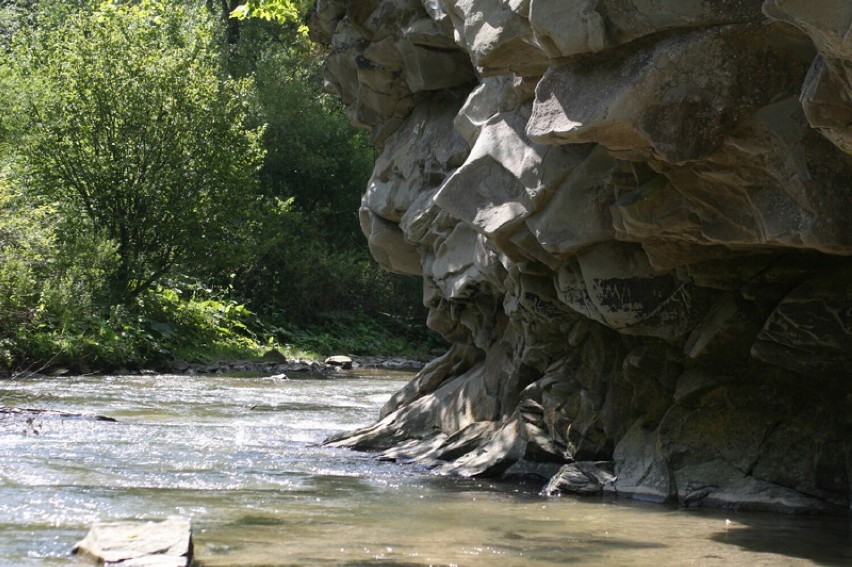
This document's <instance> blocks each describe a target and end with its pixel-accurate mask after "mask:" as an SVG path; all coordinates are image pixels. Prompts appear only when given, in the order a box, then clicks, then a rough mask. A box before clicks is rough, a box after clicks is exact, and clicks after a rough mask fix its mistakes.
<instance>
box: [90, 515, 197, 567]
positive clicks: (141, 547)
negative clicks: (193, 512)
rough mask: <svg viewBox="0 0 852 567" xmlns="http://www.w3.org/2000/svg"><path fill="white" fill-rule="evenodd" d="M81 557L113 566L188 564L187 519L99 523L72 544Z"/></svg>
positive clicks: (190, 549)
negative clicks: (81, 538) (80, 539)
mask: <svg viewBox="0 0 852 567" xmlns="http://www.w3.org/2000/svg"><path fill="white" fill-rule="evenodd" d="M73 552H74V553H75V554H76V555H77V556H78V557H80V558H82V559H85V560H88V561H91V562H93V563H95V564H98V565H106V566H113V567H189V565H191V564H192V555H193V546H192V529H191V527H190V522H189V520H182V519H172V520H165V521H163V522H98V523H96V524H94V525H93V526H92V528H91V529H90V530H89V533H88V534H86V537H85V538H84V539H83V540H82V541H80V542H79V543H77V545H75V546H74V549H73Z"/></svg>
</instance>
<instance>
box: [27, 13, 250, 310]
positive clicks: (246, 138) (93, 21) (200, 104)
mask: <svg viewBox="0 0 852 567" xmlns="http://www.w3.org/2000/svg"><path fill="white" fill-rule="evenodd" d="M51 17H55V14H52V13H50V14H46V15H45V17H44V18H43V20H42V22H41V24H42V25H40V26H36V27H35V28H34V29H32V30H30V32H29V33H26V34H22V35H21V36H20V40H19V41H18V42H16V44H15V45H14V46H13V51H12V55H13V57H12V61H13V62H14V63H13V64H12V71H13V72H14V73H15V74H16V76H15V79H16V81H17V83H18V84H19V85H22V86H23V90H24V97H23V99H22V101H21V104H20V107H19V110H20V111H21V113H22V114H23V115H24V116H26V117H27V118H28V122H27V124H26V126H25V129H24V130H23V131H24V132H26V133H27V134H26V135H25V136H23V137H22V142H23V143H22V144H21V146H20V149H21V153H20V156H21V160H20V163H21V165H22V167H23V168H24V171H25V172H26V174H27V175H28V179H27V184H28V188H29V190H30V191H31V192H32V193H33V194H34V195H37V196H38V197H40V198H42V199H45V200H49V201H52V202H55V203H57V206H58V207H59V208H61V209H62V216H63V219H64V220H65V226H63V230H62V234H63V238H64V239H66V240H67V241H68V242H69V243H70V244H71V245H72V246H73V245H74V242H75V241H76V240H93V239H94V240H101V241H108V242H111V243H114V245H115V248H116V264H115V266H114V267H113V271H112V273H111V274H109V278H110V280H111V283H112V295H113V298H114V301H118V302H121V301H127V300H128V299H129V298H131V297H133V296H135V295H138V294H139V293H140V292H142V291H144V290H145V289H147V288H148V287H150V286H152V285H153V284H154V283H155V282H157V281H158V280H159V279H160V278H161V277H163V276H164V275H165V274H168V273H169V272H171V271H172V270H173V269H174V268H175V267H176V266H178V265H181V266H183V267H184V268H188V269H191V268H192V267H193V266H197V265H201V264H203V265H205V266H210V265H211V264H214V265H215V264H217V263H219V262H221V261H222V260H223V259H225V258H230V257H233V256H234V255H235V253H236V252H235V249H239V246H240V245H242V244H243V243H244V242H245V240H246V239H245V238H244V236H245V235H247V234H251V230H250V227H247V226H246V224H247V223H250V222H251V221H250V218H251V217H250V215H246V214H245V213H246V212H247V211H250V210H251V208H250V207H245V206H239V205H241V204H243V202H247V203H249V204H250V203H251V202H252V201H253V198H252V194H253V187H254V183H255V181H254V172H255V171H256V168H257V166H258V165H259V163H260V159H261V151H260V144H259V135H260V132H259V131H257V130H248V129H246V128H245V127H244V123H245V119H246V116H247V112H248V110H249V108H250V106H251V104H252V93H253V90H252V84H251V81H250V80H248V79H244V80H241V81H235V80H231V79H229V78H227V77H225V76H223V74H222V72H221V69H220V57H219V55H218V52H217V50H216V49H215V48H214V44H213V38H214V29H213V24H212V22H211V21H210V18H209V17H207V16H206V12H205V11H203V10H191V9H189V8H185V7H182V6H180V5H174V4H166V3H163V2H155V1H152V0H143V1H141V2H138V3H134V4H123V3H113V2H102V3H100V4H98V5H97V7H96V8H95V9H93V10H79V11H76V12H73V13H71V14H68V15H66V16H65V17H64V19H63V22H62V24H61V25H52V23H53V21H54V20H52V19H51ZM211 141H215V143H211Z"/></svg>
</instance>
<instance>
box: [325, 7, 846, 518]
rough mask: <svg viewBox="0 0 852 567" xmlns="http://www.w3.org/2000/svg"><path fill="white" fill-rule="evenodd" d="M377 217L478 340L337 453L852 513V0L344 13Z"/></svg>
mask: <svg viewBox="0 0 852 567" xmlns="http://www.w3.org/2000/svg"><path fill="white" fill-rule="evenodd" d="M311 25H312V29H313V33H314V37H315V38H316V39H318V40H320V41H322V42H324V43H326V44H327V45H329V48H330V51H329V57H328V62H327V80H328V87H329V89H330V90H332V91H333V92H335V93H337V94H338V95H339V96H340V97H341V98H342V99H343V101H344V102H345V103H346V104H347V105H348V108H349V112H350V115H351V117H352V119H353V121H354V122H355V123H356V124H358V125H360V126H363V127H366V128H369V129H370V130H371V132H372V135H373V140H374V142H375V143H376V144H377V145H378V146H379V147H381V148H382V149H383V151H382V154H381V156H380V157H379V158H378V160H377V163H376V168H375V171H374V175H373V178H372V180H371V181H370V184H369V187H368V188H367V190H366V193H365V195H364V199H363V202H362V209H361V219H362V226H363V228H364V232H365V234H366V236H367V238H368V240H369V245H370V248H371V250H372V251H373V253H374V256H375V257H376V259H377V260H378V261H379V262H380V263H382V264H383V265H384V266H386V267H387V268H388V269H390V270H393V271H397V272H401V273H406V274H417V275H420V276H422V277H423V282H424V285H423V290H424V293H423V300H424V302H425V304H426V305H427V306H428V307H429V309H430V314H429V319H428V324H429V326H430V327H431V328H433V329H435V330H436V331H438V332H439V333H441V334H442V335H443V336H444V337H445V338H446V339H447V341H448V342H449V343H450V344H451V347H450V348H449V350H448V352H447V354H446V355H444V356H443V357H441V358H439V359H437V360H435V361H434V362H432V363H431V364H429V365H428V366H427V367H426V368H425V369H424V370H423V371H422V372H420V374H419V375H418V376H417V377H416V378H415V379H414V380H413V381H412V382H411V384H409V385H408V386H407V387H406V388H404V389H403V390H402V391H401V392H399V393H398V394H397V395H396V396H394V397H393V399H391V400H390V401H389V402H388V404H387V405H386V407H385V408H384V410H383V411H382V415H381V420H380V421H379V422H378V423H377V424H375V425H373V426H371V427H368V428H365V429H363V430H360V431H355V432H349V433H345V434H342V435H340V436H339V437H337V438H335V439H333V440H331V442H333V443H336V444H338V445H343V446H348V447H353V448H357V449H364V450H379V451H384V454H385V456H387V457H389V458H396V459H414V460H418V461H421V462H424V463H429V464H431V465H433V466H435V467H437V468H438V469H439V470H441V471H443V472H447V473H456V474H464V475H483V476H497V477H499V476H502V477H505V478H514V479H517V478H526V479H531V480H535V481H538V482H542V484H544V483H545V482H546V481H548V480H549V481H550V482H549V483H548V484H547V492H548V493H559V492H580V493H590V492H600V491H610V492H615V493H617V494H622V495H627V496H632V497H635V498H641V499H649V500H655V501H678V502H681V503H682V504H684V505H690V506H692V505H712V506H743V507H753V508H768V509H786V510H789V509H808V510H831V509H848V508H849V507H850V498H851V497H852V260H850V256H852V216H851V215H852V78H850V77H852V44H850V42H849V30H850V29H852V27H850V26H852V4H850V3H849V2H848V1H847V0H818V1H814V0H809V1H807V2H805V1H803V0H765V1H760V0H742V1H725V2H705V1H702V0H595V1H592V0H369V1H366V0H357V1H355V0H318V1H317V7H316V10H315V13H314V14H313V17H312V22H311Z"/></svg>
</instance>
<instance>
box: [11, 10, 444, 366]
mask: <svg viewBox="0 0 852 567" xmlns="http://www.w3.org/2000/svg"><path fill="white" fill-rule="evenodd" d="M297 3H298V2H295V3H294V2H290V3H287V4H288V5H290V6H295V5H296V4H297ZM199 4H201V3H200V2H197V1H196V0H193V1H190V0H186V1H182V2H170V3H166V2H159V1H153V0H140V1H131V0H127V1H121V2H120V1H106V2H103V1H99V0H39V1H38V2H37V3H36V2H35V1H34V0H0V49H3V50H5V51H7V52H8V55H9V57H6V58H4V59H2V60H0V107H2V108H3V109H4V112H2V113H0V369H2V367H3V366H6V367H7V368H8V367H12V366H14V367H16V368H21V367H29V368H30V369H38V368H40V367H42V366H44V365H48V366H55V365H65V366H69V367H71V368H72V369H76V370H85V369H86V368H89V369H100V370H110V369H115V368H119V367H133V366H149V367H150V366H156V365H158V364H160V363H162V362H164V361H168V360H172V359H175V358H180V359H185V360H189V361H193V360H198V361H205V360H207V361H212V360H216V359H227V358H251V357H254V356H258V355H259V354H260V353H262V352H263V351H264V350H265V349H267V348H269V347H270V346H276V347H279V348H282V350H284V351H285V352H286V353H287V354H288V355H304V354H312V355H314V356H325V355H328V354H338V353H351V354H378V353H384V354H403V353H409V354H412V353H414V352H417V353H418V354H422V353H423V352H425V351H426V350H429V349H430V348H431V347H432V346H435V342H436V341H435V335H432V334H430V333H428V332H427V331H426V330H425V328H424V327H423V326H422V321H423V320H424V319H425V311H424V309H423V308H422V306H421V305H420V281H419V279H417V278H401V277H399V276H394V275H391V274H389V273H387V272H385V271H383V270H382V269H380V268H379V267H378V266H377V265H376V264H375V262H374V261H373V260H372V259H371V258H370V257H369V253H368V251H367V248H366V244H365V242H364V240H363V236H362V235H361V233H360V228H359V225H358V218H357V209H358V206H359V200H360V194H361V191H362V190H363V187H364V186H365V185H366V183H367V179H368V177H369V175H370V170H371V167H372V161H373V157H374V153H373V150H372V148H371V147H370V145H369V144H368V142H367V140H366V137H365V136H364V135H363V134H361V133H358V132H355V131H353V130H352V129H351V128H350V127H349V124H348V121H347V120H346V117H345V115H344V112H343V109H342V108H341V106H340V104H339V102H337V100H336V99H333V98H331V97H329V96H327V95H325V94H323V93H322V92H321V88H320V87H321V82H322V80H321V70H322V55H323V54H322V53H320V52H318V51H317V50H316V47H315V46H313V45H311V44H310V42H309V41H308V40H307V39H306V38H305V36H304V35H302V34H301V33H300V32H299V30H298V29H297V27H296V24H295V23H294V21H293V19H292V17H290V16H288V18H290V19H289V20H288V21H287V22H286V23H284V24H282V23H281V19H280V18H272V20H271V21H267V20H260V19H258V16H261V15H263V12H262V11H260V7H261V3H255V2H252V3H250V6H249V8H251V11H249V12H246V13H245V14H244V15H247V16H249V17H248V18H247V19H244V20H236V19H233V18H230V19H228V20H225V19H223V18H222V15H223V14H222V13H220V12H217V14H218V16H219V17H218V18H211V17H210V15H209V14H208V13H207V12H205V11H203V10H201V8H200V6H199ZM206 4H207V5H208V6H210V7H212V6H213V4H212V3H211V2H210V1H209V0H208V2H207V3H206ZM236 4H237V2H236V1H235V0H229V2H227V3H222V4H221V6H224V7H227V9H228V10H230V9H232V7H233V6H235V5H236ZM262 4H263V5H271V4H274V3H267V2H263V3H262ZM298 4H299V9H303V8H304V7H305V3H298ZM216 6H217V8H218V6H220V5H219V4H217V5H216ZM230 77H238V79H232V78H230ZM202 281H203V282H206V283H204V284H203V285H202V283H200V282H202Z"/></svg>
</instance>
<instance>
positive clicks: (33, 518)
mask: <svg viewBox="0 0 852 567" xmlns="http://www.w3.org/2000/svg"><path fill="white" fill-rule="evenodd" d="M408 378H410V375H406V374H402V373H391V372H387V371H383V372H362V373H361V374H358V375H356V374H348V375H346V377H336V378H324V377H309V376H303V377H299V378H297V377H293V378H292V379H289V380H284V379H280V378H265V377H222V376H194V377H188V376H167V375H160V376H109V377H103V376H90V377H70V378H69V377H62V378H43V377H42V378H29V379H18V380H8V381H2V382H0V404H5V405H7V406H18V407H39V408H44V409H49V410H55V411H62V412H70V413H78V414H87V415H105V416H109V417H112V418H115V419H116V420H117V422H109V421H99V420H95V419H91V418H71V417H60V416H58V415H55V414H43V415H40V416H36V418H35V419H34V420H33V421H32V422H31V423H28V422H27V418H26V417H24V416H16V415H9V414H7V415H5V416H2V417H0V565H2V566H4V567H5V566H15V567H18V566H25V565H39V566H41V565H67V564H73V563H74V559H73V558H72V557H71V556H69V550H70V549H71V546H72V545H73V544H74V542H76V541H77V540H79V539H81V538H82V537H83V536H84V535H85V533H86V531H87V529H88V526H89V525H90V524H91V523H92V522H95V521H109V520H121V519H146V520H159V519H165V518H169V517H174V516H181V517H190V518H192V522H193V537H194V540H195V550H196V560H197V561H198V563H199V564H200V565H203V566H207V567H212V566H223V565H227V566H261V565H266V566H270V565H274V566H282V565H460V566H485V565H488V566H493V565H498V566H516V565H517V566H520V565H523V566H534V565H565V564H577V565H584V564H585V565H720V566H721V565H725V566H727V565H749V566H758V565H767V566H769V565H771V566H777V565H852V522H850V519H849V518H848V517H842V518H815V517H803V516H784V515H776V514H761V513H746V512H734V511H722V510H696V509H689V510H687V509H679V508H676V507H667V506H660V505H652V504H642V503H636V502H629V501H623V500H612V499H609V500H602V499H600V498H591V499H588V498H571V497H560V498H550V499H548V498H544V497H541V496H538V495H537V494H536V490H535V489H533V488H531V487H530V488H524V487H517V486H510V485H501V484H497V483H493V482H489V481H481V480H470V479H457V478H444V477H438V476H435V475H432V474H430V473H429V472H428V471H426V470H423V469H420V468H418V467H415V466H412V465H400V464H395V463H388V462H380V461H377V460H375V459H373V458H372V457H371V456H370V455H367V454H360V453H356V452H352V451H347V450H342V449H331V448H326V447H322V446H320V445H319V443H320V442H321V441H322V440H323V439H324V438H325V437H327V436H328V435H330V434H332V433H336V432H338V431H341V430H346V429H351V428H354V427H357V426H361V425H366V424H368V423H371V422H372V421H374V420H375V419H376V416H377V414H378V409H379V407H380V406H381V405H382V403H383V402H384V401H385V400H386V399H387V398H388V397H389V396H390V395H391V394H392V393H393V392H395V391H396V390H397V389H399V388H400V387H401V386H402V385H403V384H404V383H405V381H406V380H407V379H408Z"/></svg>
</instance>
